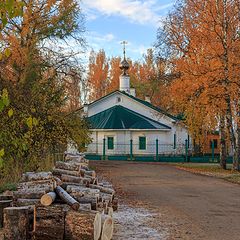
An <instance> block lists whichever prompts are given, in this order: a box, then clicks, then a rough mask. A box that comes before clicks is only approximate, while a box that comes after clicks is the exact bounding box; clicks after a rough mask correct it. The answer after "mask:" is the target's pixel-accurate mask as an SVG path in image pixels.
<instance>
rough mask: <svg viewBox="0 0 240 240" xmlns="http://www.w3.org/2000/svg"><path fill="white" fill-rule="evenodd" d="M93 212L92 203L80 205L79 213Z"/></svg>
mask: <svg viewBox="0 0 240 240" xmlns="http://www.w3.org/2000/svg"><path fill="white" fill-rule="evenodd" d="M91 210H92V206H91V203H84V204H80V207H79V211H80V212H81V211H91Z"/></svg>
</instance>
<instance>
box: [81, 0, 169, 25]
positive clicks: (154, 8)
mask: <svg viewBox="0 0 240 240" xmlns="http://www.w3.org/2000/svg"><path fill="white" fill-rule="evenodd" d="M82 3H83V6H84V9H86V10H87V15H88V12H90V13H91V11H94V10H95V11H98V12H100V13H102V14H105V15H109V16H111V15H119V16H123V17H125V18H127V19H129V20H130V21H132V22H134V23H139V24H154V25H156V24H158V23H159V20H160V16H159V14H158V11H160V10H163V9H166V8H168V7H170V6H171V5H172V4H171V3H170V4H165V5H160V4H159V3H158V1H157V0H144V1H140V0H82ZM94 17H96V14H95V15H94Z"/></svg>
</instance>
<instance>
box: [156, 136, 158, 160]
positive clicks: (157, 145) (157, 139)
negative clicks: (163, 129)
mask: <svg viewBox="0 0 240 240" xmlns="http://www.w3.org/2000/svg"><path fill="white" fill-rule="evenodd" d="M156 161H158V139H156Z"/></svg>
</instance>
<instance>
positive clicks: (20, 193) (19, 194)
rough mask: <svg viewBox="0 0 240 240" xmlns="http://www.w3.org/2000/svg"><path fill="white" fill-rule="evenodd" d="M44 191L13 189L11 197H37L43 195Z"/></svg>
mask: <svg viewBox="0 0 240 240" xmlns="http://www.w3.org/2000/svg"><path fill="white" fill-rule="evenodd" d="M45 193H46V192H45V191H40V192H32V191H31V190H26V191H24V190H21V191H15V192H13V197H14V199H18V198H24V199H39V198H41V197H42V195H44V194H45Z"/></svg>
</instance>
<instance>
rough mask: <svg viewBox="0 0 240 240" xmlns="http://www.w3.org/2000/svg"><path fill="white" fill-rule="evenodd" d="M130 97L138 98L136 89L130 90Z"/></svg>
mask: <svg viewBox="0 0 240 240" xmlns="http://www.w3.org/2000/svg"><path fill="white" fill-rule="evenodd" d="M130 95H131V96H133V97H136V90H135V88H130Z"/></svg>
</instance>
